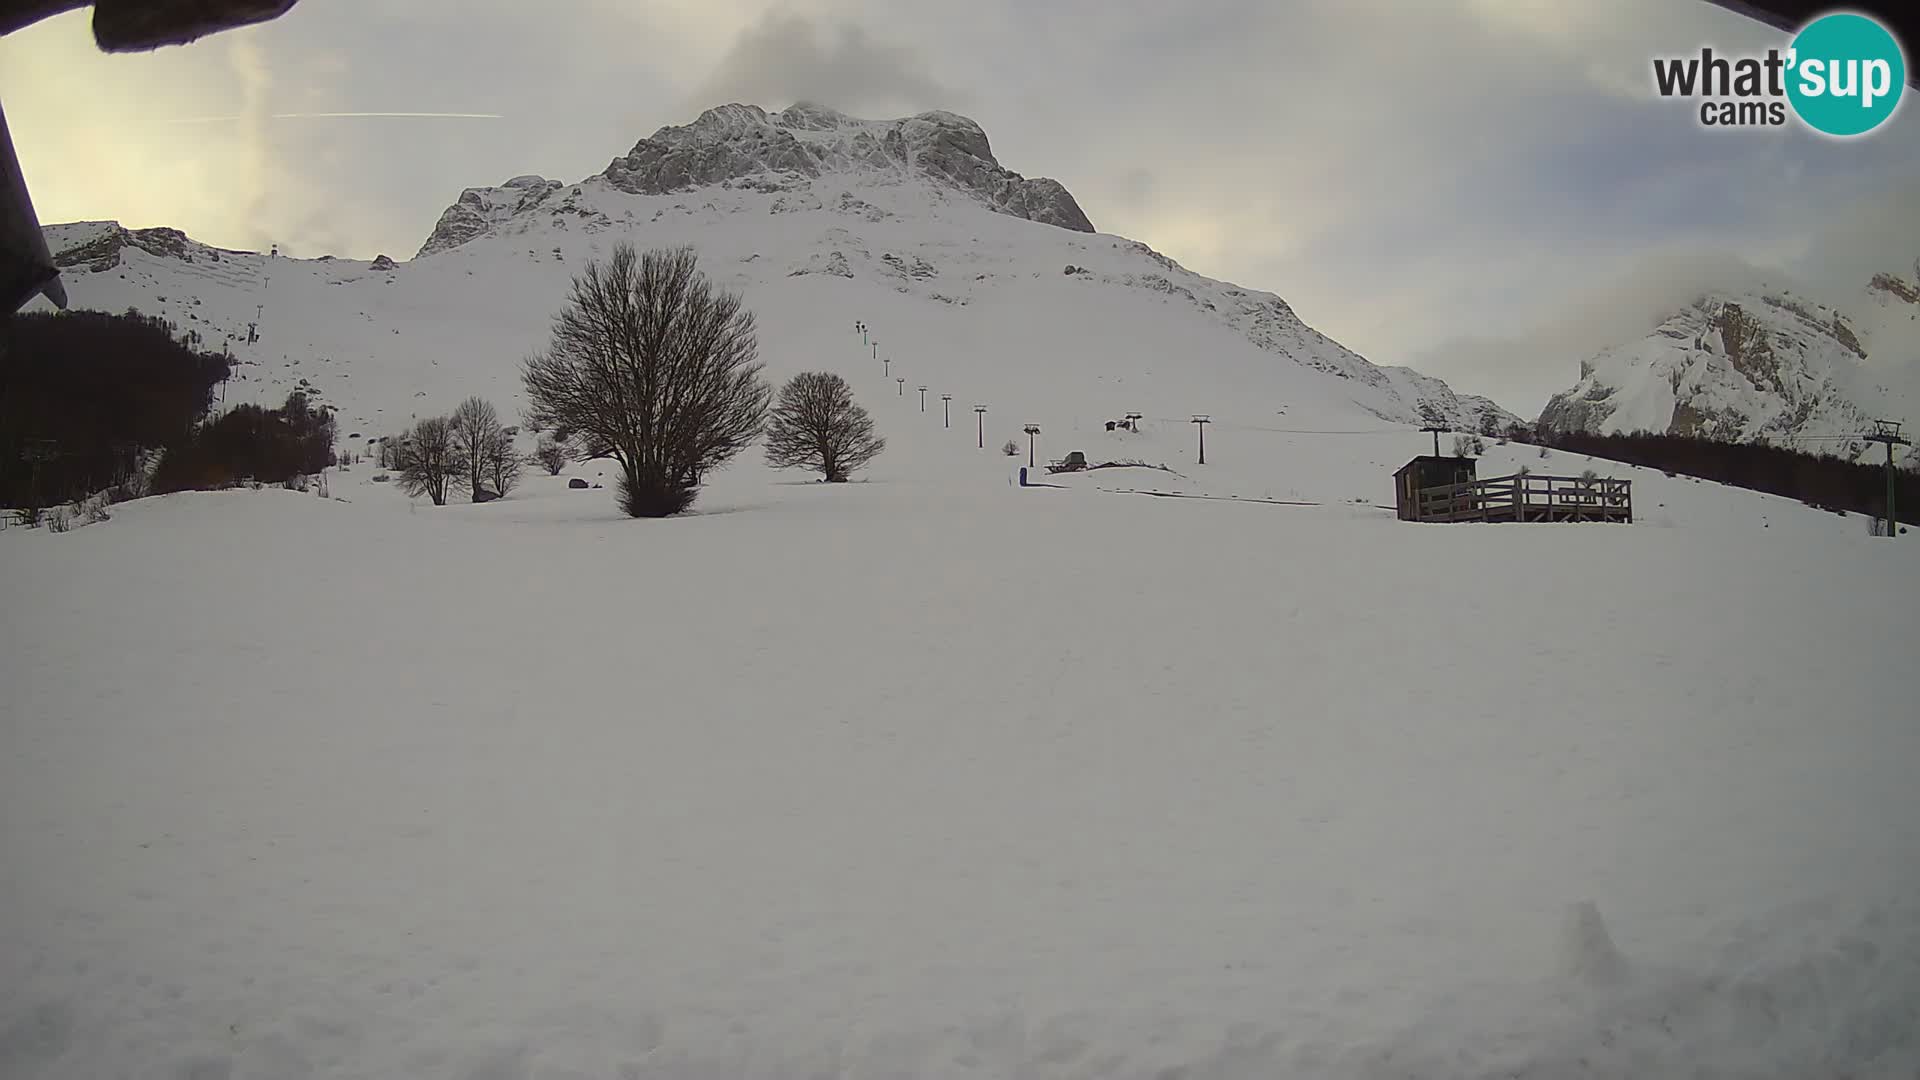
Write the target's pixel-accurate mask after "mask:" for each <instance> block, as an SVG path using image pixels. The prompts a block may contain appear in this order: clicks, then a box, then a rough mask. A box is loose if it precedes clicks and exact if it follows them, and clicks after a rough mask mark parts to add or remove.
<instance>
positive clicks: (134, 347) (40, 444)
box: [0, 310, 334, 509]
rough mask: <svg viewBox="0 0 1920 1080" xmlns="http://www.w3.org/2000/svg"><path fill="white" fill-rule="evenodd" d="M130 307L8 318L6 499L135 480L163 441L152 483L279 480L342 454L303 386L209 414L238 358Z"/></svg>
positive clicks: (1, 423) (31, 499) (2, 375)
mask: <svg viewBox="0 0 1920 1080" xmlns="http://www.w3.org/2000/svg"><path fill="white" fill-rule="evenodd" d="M177 332H178V328H177V327H175V326H174V325H173V324H172V323H169V322H167V321H166V320H163V319H158V318H154V317H151V316H146V315H142V314H140V313H139V312H138V311H134V310H129V311H127V312H126V313H125V314H121V315H110V314H106V313H104V312H97V311H73V312H60V313H37V312H36V313H33V314H25V315H15V316H14V317H12V318H11V319H8V320H6V321H5V322H4V324H0V506H9V507H19V508H31V509H39V508H42V507H47V506H54V505H57V504H61V503H69V502H77V501H80V500H82V499H85V498H87V497H88V496H90V495H93V494H95V493H98V492H103V491H114V490H121V491H137V492H139V493H144V492H146V491H147V490H148V488H147V486H146V485H145V484H135V483H133V480H134V476H133V474H134V473H135V472H136V470H137V469H138V468H139V466H140V463H141V462H142V460H143V458H146V457H147V455H148V454H149V453H150V452H151V451H154V450H160V451H163V454H162V457H161V461H160V466H159V468H158V470H157V471H156V472H155V474H154V476H153V478H152V486H151V490H152V491H154V492H165V491H178V490H182V489H185V488H211V487H220V486H223V485H226V484H230V483H232V482H234V481H237V480H239V479H241V478H243V477H252V478H253V479H255V480H258V481H260V482H262V483H280V482H283V481H285V480H287V479H288V478H290V477H292V476H295V475H302V474H307V473H314V472H319V471H320V470H321V469H324V468H326V467H327V466H328V465H330V464H332V463H333V441H334V422H333V417H332V415H331V414H330V413H329V412H328V411H326V410H325V409H315V408H313V407H311V406H310V404H309V403H308V401H307V399H306V397H305V396H304V395H303V394H300V393H294V394H292V395H290V396H289V397H288V398H287V401H286V403H285V404H284V405H282V406H281V407H279V408H277V409H268V408H262V407H260V406H257V405H241V406H238V407H236V408H234V409H232V410H230V411H228V412H225V413H223V414H221V415H219V416H217V417H212V418H210V417H209V413H210V411H211V409H212V407H213V396H214V389H215V387H217V386H218V385H219V384H220V383H222V382H224V381H225V380H226V379H227V378H228V377H229V375H230V374H231V368H230V366H229V363H228V359H227V358H226V357H224V356H221V355H219V354H217V353H212V352H204V351H201V350H200V349H198V348H197V347H196V346H197V344H198V336H197V334H193V333H189V334H187V335H185V336H184V337H181V336H177Z"/></svg>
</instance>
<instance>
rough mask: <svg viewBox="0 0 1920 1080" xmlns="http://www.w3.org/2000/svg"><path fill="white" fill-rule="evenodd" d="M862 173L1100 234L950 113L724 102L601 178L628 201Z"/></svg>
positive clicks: (666, 131) (665, 131)
mask: <svg viewBox="0 0 1920 1080" xmlns="http://www.w3.org/2000/svg"><path fill="white" fill-rule="evenodd" d="M858 171H879V172H889V171H890V172H898V173H900V174H902V175H913V174H919V175H923V176H929V177H933V178H936V179H938V180H941V181H944V182H946V183H948V184H950V185H952V186H954V187H957V188H959V189H960V190H962V191H966V192H969V193H971V194H973V195H975V196H977V197H978V198H979V199H980V200H981V201H982V202H984V203H986V204H987V206H989V207H990V208H992V209H994V210H997V211H999V212H1000V213H1003V214H1010V215H1012V216H1013V217H1019V218H1026V219H1028V220H1030V221H1038V222H1041V223H1043V224H1047V225H1058V226H1060V227H1061V228H1064V229H1073V230H1075V231H1076V232H1092V231H1094V229H1093V223H1092V222H1090V221H1088V220H1087V216H1086V214H1085V213H1083V212H1082V211H1081V209H1080V205H1079V204H1078V203H1076V202H1074V199H1073V196H1072V195H1070V194H1068V192H1067V189H1066V188H1064V187H1062V186H1061V185H1060V184H1059V183H1058V182H1056V181H1053V180H1045V179H1035V180H1029V179H1027V178H1025V177H1023V176H1021V175H1020V174H1019V173H1016V172H1013V171H1011V170H1009V169H1006V168H1004V167H1002V166H1001V164H1000V163H999V161H997V160H995V158H994V156H993V149H992V147H991V145H989V143H988V141H987V133H986V132H985V131H983V130H982V129H981V127H980V125H978V124H976V123H974V122H973V121H972V120H969V119H967V118H966V117H964V116H959V115H957V114H955V113H950V112H925V113H921V114H919V115H918V116H911V117H907V118H906V119H903V120H887V121H872V120H857V119H855V118H853V117H850V116H846V115H844V114H842V113H839V112H835V111H834V110H832V109H828V108H825V107H823V106H819V105H810V104H801V105H795V106H793V107H792V108H790V109H787V110H785V111H784V112H778V113H773V114H768V113H767V112H765V111H764V110H762V109H760V108H758V107H757V106H753V105H725V106H721V107H720V108H717V109H709V110H707V111H706V112H704V113H702V114H701V115H700V118H699V119H697V120H695V121H694V122H693V123H691V124H688V125H686V126H684V127H664V128H661V129H660V130H659V131H657V132H655V133H654V134H653V136H652V137H651V138H647V139H642V140H640V141H639V142H638V143H636V144H635V145H634V147H633V149H632V150H630V151H628V152H627V153H626V154H625V155H624V156H622V157H617V158H615V159H613V161H611V162H610V163H608V165H607V169H606V171H605V172H604V173H602V174H601V175H602V176H603V177H604V178H605V179H606V181H607V183H609V184H611V185H612V186H613V187H616V188H618V189H619V190H621V191H625V192H627V193H629V194H634V195H666V194H671V193H674V192H679V191H686V190H689V189H691V188H695V187H701V186H704V185H708V184H717V183H720V182H722V181H727V180H742V179H747V178H749V177H756V176H771V177H776V178H777V177H780V176H782V175H785V176H787V177H789V178H802V177H804V178H806V179H809V180H811V179H815V178H818V177H820V176H822V175H824V174H827V173H844V172H858Z"/></svg>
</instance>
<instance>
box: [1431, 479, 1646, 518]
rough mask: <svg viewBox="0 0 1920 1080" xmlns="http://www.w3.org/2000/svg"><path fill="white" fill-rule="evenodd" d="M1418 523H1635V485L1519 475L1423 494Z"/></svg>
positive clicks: (1609, 480)
mask: <svg viewBox="0 0 1920 1080" xmlns="http://www.w3.org/2000/svg"><path fill="white" fill-rule="evenodd" d="M1413 520H1415V521H1439V522H1452V521H1519V522H1539V521H1606V522H1620V523H1623V524H1627V523H1631V522H1632V521H1633V481H1631V480H1614V479H1610V478H1604V477H1602V478H1596V479H1593V480H1587V479H1584V478H1582V477H1578V476H1541V475H1539V474H1537V473H1516V474H1515V475H1513V476H1495V477H1489V478H1487V479H1485V480H1475V481H1473V482H1472V483H1470V484H1448V485H1444V486H1441V487H1430V488H1424V489H1422V490H1421V491H1420V492H1419V493H1418V495H1417V496H1416V506H1415V509H1414V518H1413Z"/></svg>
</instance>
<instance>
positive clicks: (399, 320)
mask: <svg viewBox="0 0 1920 1080" xmlns="http://www.w3.org/2000/svg"><path fill="white" fill-rule="evenodd" d="M643 174H644V175H643ZM1050 183H1051V182H1050V181H1030V180H1024V179H1021V178H1019V177H1017V176H1015V175H1014V174H1011V173H1007V172H1006V171H1005V170H1004V169H1001V168H1000V166H999V165H998V164H997V163H996V162H995V161H994V160H993V158H992V156H991V154H990V152H989V151H988V148H987V144H986V137H985V135H984V133H981V132H980V131H979V128H978V127H977V126H976V125H974V124H973V123H972V122H971V121H967V120H964V119H963V118H961V117H957V116H953V115H952V114H948V113H929V114H923V115H921V116H918V117H913V118H909V119H906V120H899V121H890V122H885V123H878V122H867V121H856V120H852V119H849V118H846V117H843V116H840V114H837V113H833V112H831V111H829V110H823V109H819V108H817V107H796V108H794V109H789V110H787V111H785V112H783V113H778V114H773V115H771V116H769V115H768V114H765V113H763V112H761V111H760V110H758V109H752V108H747V107H742V106H734V107H728V108H725V109H716V110H711V111H709V112H708V113H706V114H704V115H703V116H702V117H701V118H700V120H698V121H696V122H695V123H694V124H692V125H688V126H687V127H683V128H668V129H663V130H662V131H661V132H660V133H658V134H656V135H655V136H654V138H652V139H648V140H642V142H641V143H640V144H639V147H637V148H636V150H635V151H634V153H631V154H629V155H626V156H625V157H624V158H621V159H618V160H616V161H615V162H614V164H613V165H612V166H610V167H609V169H608V170H607V172H605V173H603V174H601V175H598V176H595V177H590V178H588V179H586V180H583V181H581V182H580V183H577V184H570V185H569V184H563V183H560V182H558V181H552V180H547V179H544V178H541V177H537V176H522V177H517V178H515V179H513V180H510V181H508V182H507V183H506V184H503V185H501V186H500V187H497V188H479V189H470V190H468V191H466V192H464V193H463V194H462V195H461V196H460V198H459V200H458V201H456V202H455V203H454V204H453V206H451V207H449V209H448V210H447V212H446V213H445V214H444V215H443V216H442V218H441V220H440V221H439V223H438V224H437V225H436V226H435V228H434V230H433V232H432V235H431V236H430V237H429V239H428V240H427V242H426V244H424V245H423V247H422V254H421V255H420V256H418V257H416V258H414V259H413V260H411V261H406V262H399V263H394V262H392V261H391V260H385V259H382V260H380V261H378V262H376V263H375V264H373V265H369V264H367V263H363V262H354V261H350V260H340V259H330V258H328V259H318V260H296V259H288V258H280V257H274V256H263V255H257V254H238V253H230V252H216V251H214V250H213V249H209V248H205V247H203V246H202V245H198V244H195V243H193V242H192V241H189V240H186V239H184V238H180V237H178V234H175V233H170V232H169V233H167V234H166V235H167V237H168V243H159V242H152V243H143V242H140V240H139V238H140V237H141V236H145V235H147V233H153V232H156V230H148V231H147V233H138V234H135V233H128V232H126V231H125V230H121V229H119V227H118V226H115V225H113V224H111V223H84V224H80V225H59V226H53V227H50V228H49V229H48V230H47V234H48V241H49V245H50V247H51V248H52V249H53V250H54V251H55V252H59V253H63V254H62V261H63V263H64V264H66V271H65V272H66V275H67V289H68V292H69V294H70V295H71V296H72V297H73V301H74V303H75V304H76V305H78V306H81V307H89V308H100V309H105V310H115V311H118V310H124V309H126V308H127V307H138V308H139V309H141V310H142V311H144V312H147V313H148V314H158V315H163V316H165V317H167V318H170V319H172V320H174V321H175V322H176V323H178V324H179V325H180V327H181V330H182V332H186V331H189V330H194V331H198V332H199V333H200V334H201V337H202V340H203V341H205V342H208V343H211V344H212V345H214V346H215V347H216V348H217V347H219V346H220V345H221V344H222V343H223V342H224V341H225V340H227V338H228V337H229V336H231V337H232V338H233V339H234V340H235V345H234V346H233V349H234V353H235V355H236V357H238V359H239V371H240V378H239V379H238V380H237V381H236V382H235V383H234V384H232V385H230V386H229V387H228V388H227V392H228V400H229V401H232V400H235V399H236V397H237V398H238V399H241V400H248V399H259V400H268V401H271V400H277V399H278V398H279V397H283V396H284V395H285V393H286V392H287V391H288V390H289V389H292V388H294V387H296V386H301V387H304V388H310V389H311V390H312V392H314V393H315V394H317V396H319V397H320V398H321V400H323V401H324V402H326V403H329V404H332V405H334V406H335V407H336V408H337V409H338V410H339V413H340V416H341V420H342V423H343V424H344V425H347V427H348V428H352V429H363V428H374V429H378V430H383V431H386V430H395V429H397V428H398V426H399V425H400V424H402V423H404V422H405V420H406V419H407V418H408V417H409V416H410V415H411V414H413V413H415V412H420V411H433V410H443V409H445V408H447V407H449V405H450V403H451V402H454V401H457V400H459V398H461V397H464V396H465V395H466V394H468V393H473V392H480V393H484V394H487V395H488V396H490V397H493V398H495V399H496V400H499V401H501V403H502V404H503V405H505V406H507V407H508V408H509V410H511V409H512V408H513V403H514V402H516V401H517V400H518V379H517V377H516V371H517V365H518V362H519V360H520V359H521V358H522V357H523V356H525V355H526V353H527V352H529V351H530V350H532V349H534V348H537V347H538V346H539V345H540V344H541V343H542V342H543V340H544V336H545V333H546V328H547V323H548V319H549V316H550V315H551V313H552V312H553V311H554V309H555V308H556V307H557V306H558V305H559V304H560V302H561V300H562V297H563V295H564V293H565V290H566V287H567V283H568V281H569V279H570V277H571V275H573V274H574V273H577V272H578V271H579V269H580V268H581V267H582V265H584V263H585V262H586V261H587V260H588V259H591V258H594V257H596V256H601V255H604V254H605V253H606V252H607V251H608V250H609V249H610V247H611V246H612V245H613V244H614V243H615V242H617V241H623V240H625V241H632V242H633V243H635V244H637V245H641V246H657V245H669V244H693V245H695V246H696V247H697V248H698V249H699V251H700V253H701V257H702V261H703V265H704V268H705V269H706V270H707V271H708V272H709V273H710V274H712V275H713V276H714V277H716V278H717V279H718V280H719V281H720V282H721V283H722V284H723V285H725V286H727V287H729V288H734V289H738V290H740V291H742V292H743V293H744V294H745V296H746V300H747V303H748V305H749V306H750V307H751V308H752V309H753V310H754V311H755V313H756V315H758V316H759V319H760V323H761V327H762V334H761V340H762V343H763V354H764V358H765V359H766V360H767V362H768V365H769V368H770V373H771V374H773V375H775V376H780V375H784V374H790V373H791V372H793V371H795V370H799V369H801V368H806V367H821V366H825V367H830V368H835V369H840V370H843V371H845V373H847V374H854V373H855V372H856V370H857V371H858V372H860V373H864V372H865V371H866V370H867V368H866V367H865V366H861V367H858V368H857V369H856V368H855V366H854V365H857V364H858V363H859V362H860V361H862V360H863V359H864V360H866V361H869V362H870V366H871V367H872V368H873V369H875V371H876V372H878V371H879V370H880V369H881V368H882V366H883V365H882V364H881V361H882V360H892V361H894V362H895V363H894V365H893V366H890V367H886V368H885V371H886V373H888V374H891V375H904V376H906V377H907V378H908V380H909V381H910V382H911V383H913V384H914V385H915V386H918V385H919V384H921V383H926V384H928V385H929V386H932V387H936V389H934V391H933V392H934V393H936V394H937V393H953V394H955V395H956V400H964V401H965V402H966V403H967V404H968V405H969V406H970V405H972V404H974V403H987V404H989V405H991V406H993V407H995V408H996V409H1007V410H1012V411H1018V412H1020V413H1021V414H1022V415H1018V416H1016V415H1005V416H1003V417H1002V419H1004V420H1006V421H1007V422H1008V423H1010V424H1013V425H1014V426H1015V428H1016V430H1017V426H1018V424H1020V423H1021V422H1024V421H1033V422H1037V423H1041V424H1043V425H1046V424H1051V425H1055V426H1056V427H1062V428H1064V427H1065V426H1067V425H1070V424H1072V423H1073V422H1074V421H1075V420H1076V419H1078V420H1082V421H1084V422H1087V423H1092V422H1094V421H1095V420H1098V419H1103V418H1107V417H1114V416H1120V415H1123V414H1124V413H1126V412H1128V411H1140V410H1143V409H1146V408H1149V407H1153V408H1160V407H1164V408H1167V409H1173V410H1184V411H1189V412H1210V413H1213V414H1215V415H1216V416H1219V417H1221V418H1222V419H1235V418H1238V419H1240V420H1242V421H1244V422H1248V423H1258V422H1266V423H1276V422H1278V420H1277V418H1279V417H1286V418H1288V419H1289V422H1291V423H1292V424H1293V425H1294V426H1314V425H1332V426H1336V427H1353V426H1356V425H1363V426H1364V425H1368V424H1371V425H1374V426H1377V425H1378V424H1380V423H1381V422H1388V423H1394V424H1413V423H1416V422H1417V421H1419V420H1421V419H1422V418H1425V417H1437V418H1439V419H1440V420H1441V421H1442V422H1445V423H1448V424H1451V425H1454V426H1457V427H1460V428H1463V429H1470V430H1477V429H1481V428H1490V427H1494V426H1499V425H1503V424H1505V423H1508V422H1511V421H1512V419H1513V418H1512V417H1511V416H1509V415H1508V414H1506V413H1504V412H1503V411H1501V410H1500V409H1499V408H1498V407H1497V406H1495V405H1493V403H1492V402H1490V401H1487V400H1486V399H1484V398H1477V397H1472V396H1468V395H1456V394H1455V393H1453V391H1452V390H1450V389H1449V388H1448V387H1447V386H1446V384H1444V383H1442V382H1441V381H1439V380H1438V379H1433V378H1430V377H1427V376H1423V375H1420V374H1419V373H1417V372H1414V371H1411V370H1408V369H1405V368H1393V367H1378V366H1375V365H1373V364H1371V363H1368V362H1367V361H1366V360H1365V359H1363V358H1362V357H1360V356H1359V355H1357V354H1355V353H1353V352H1352V351H1351V350H1348V349H1346V348H1344V347H1343V346H1341V345H1340V344H1339V343H1337V342H1335V341H1333V340H1331V339H1329V338H1328V337H1326V336H1325V335H1323V334H1321V333H1319V332H1317V331H1315V330H1314V329H1313V328H1312V327H1310V326H1308V325H1307V324H1306V323H1305V322H1304V321H1302V320H1301V319H1300V318H1299V317H1298V316H1297V315H1296V314H1295V313H1294V312H1293V310H1292V309H1291V308H1290V307H1289V306H1288V305H1287V303H1286V302H1285V301H1284V300H1282V299H1280V298H1279V297H1278V296H1274V295H1272V294H1270V293H1264V292H1259V291H1255V290H1250V289H1243V288H1240V287H1237V286H1233V285H1230V284H1226V283H1223V282H1219V281H1214V280H1211V279H1208V278H1205V277H1202V276H1200V275H1198V274H1195V273H1192V272H1190V271H1188V270H1186V269H1185V268H1183V267H1181V266H1179V265H1177V264H1176V263H1174V262H1173V260H1171V259H1168V258H1167V257H1165V256H1163V255H1160V254H1159V253H1157V252H1154V251H1153V250H1152V249H1150V248H1148V247H1147V246H1146V245H1144V244H1141V243H1138V242H1136V241H1132V240H1127V239H1125V238H1122V237H1116V236H1109V235H1105V234H1098V233H1092V232H1088V231H1077V227H1076V226H1075V225H1074V224H1073V223H1072V222H1071V221H1068V220H1067V218H1068V217H1071V216H1072V215H1068V214H1067V213H1066V210H1065V209H1064V208H1065V207H1071V206H1072V200H1071V197H1070V196H1067V195H1066V193H1065V192H1064V190H1059V191H1058V192H1057V195H1058V198H1055V197H1054V195H1050V194H1048V192H1050V191H1053V188H1057V185H1053V188H1048V187H1046V186H1045V185H1048V184H1050ZM688 185H692V186H688ZM1035 185H1041V186H1039V187H1036V186H1035ZM1061 200H1064V202H1062V201H1061ZM1048 207H1052V208H1053V209H1047V208H1048ZM1073 213H1074V214H1077V213H1078V210H1077V207H1075V208H1074V210H1073ZM1049 221H1051V222H1053V224H1048V223H1047V222H1049ZM1056 224H1058V225H1064V226H1066V227H1055V225H1056ZM113 237H120V238H121V240H120V241H119V242H117V244H115V243H111V242H110V238H113ZM129 237H131V238H132V239H127V238H129ZM176 241H177V242H176ZM103 246H111V247H113V248H114V250H112V251H111V252H103V251H102V248H103ZM856 319H860V320H864V321H865V322H867V323H868V324H869V325H870V326H872V327H873V328H874V330H875V335H876V336H877V338H878V341H879V352H878V355H874V354H873V351H872V350H871V349H868V350H867V354H866V355H865V356H864V357H863V356H862V355H860V352H859V351H858V350H857V349H853V348H849V346H848V344H847V341H846V339H845V335H844V334H843V333H841V331H843V330H844V329H845V328H847V327H849V326H851V325H852V324H853V322H854V320H856ZM254 324H257V327H258V341H257V343H255V344H251V345H249V344H247V340H248V338H249V327H250V326H251V325H254ZM887 389H896V388H894V387H887Z"/></svg>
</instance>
